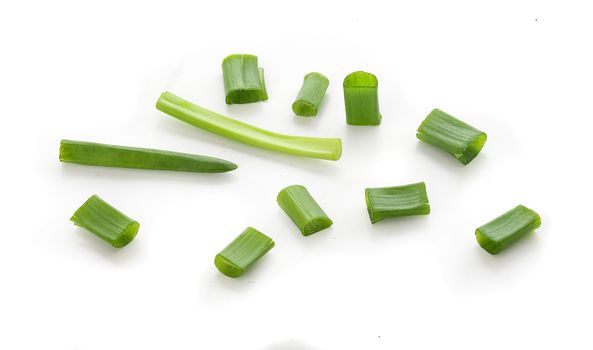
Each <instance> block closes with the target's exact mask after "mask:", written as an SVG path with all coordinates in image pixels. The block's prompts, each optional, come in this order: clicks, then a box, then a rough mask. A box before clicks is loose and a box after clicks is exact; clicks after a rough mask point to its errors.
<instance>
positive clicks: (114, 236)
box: [70, 195, 140, 248]
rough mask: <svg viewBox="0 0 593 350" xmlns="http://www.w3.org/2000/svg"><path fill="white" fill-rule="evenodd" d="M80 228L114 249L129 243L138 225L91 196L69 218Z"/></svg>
mask: <svg viewBox="0 0 593 350" xmlns="http://www.w3.org/2000/svg"><path fill="white" fill-rule="evenodd" d="M70 221H72V222H73V223H74V224H75V225H76V226H80V227H82V228H84V229H86V230H88V231H90V232H92V233H94V234H95V235H96V236H98V237H99V238H101V239H103V240H104V241H105V242H107V243H109V244H111V245H112V246H114V247H116V248H121V247H123V246H125V245H126V244H128V243H130V242H131V241H132V240H133V239H134V237H136V234H137V233H138V229H139V228H140V224H139V223H138V222H137V221H135V220H133V219H130V218H129V217H127V216H126V215H125V214H123V213H122V212H120V211H119V210H117V209H115V208H114V207H112V206H111V205H109V204H108V203H107V202H105V201H104V200H102V199H101V198H99V196H97V195H93V196H91V197H90V198H89V199H87V201H86V202H84V204H83V205H82V206H81V207H80V208H78V210H76V212H75V213H74V215H72V217H71V218H70Z"/></svg>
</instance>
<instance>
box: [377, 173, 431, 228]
mask: <svg viewBox="0 0 593 350" xmlns="http://www.w3.org/2000/svg"><path fill="white" fill-rule="evenodd" d="M365 199H366V204H367V210H368V212H369V217H370V219H371V223H373V224H374V223H376V222H378V221H381V220H383V219H387V218H393V217H399V216H408V215H428V214H430V204H429V203H428V196H427V195H426V185H425V184H424V182H419V183H415V184H410V185H404V186H396V187H381V188H367V189H366V190H365Z"/></svg>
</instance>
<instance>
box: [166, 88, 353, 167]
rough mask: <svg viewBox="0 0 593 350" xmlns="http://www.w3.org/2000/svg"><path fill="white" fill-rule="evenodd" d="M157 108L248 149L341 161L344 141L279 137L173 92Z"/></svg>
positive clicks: (167, 93)
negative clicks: (244, 145) (262, 149)
mask: <svg viewBox="0 0 593 350" xmlns="http://www.w3.org/2000/svg"><path fill="white" fill-rule="evenodd" d="M156 108H157V109H159V110H161V111H163V112H165V113H167V114H169V115H170V116H172V117H174V118H177V119H179V120H181V121H184V122H186V123H188V124H191V125H193V126H196V127H198V128H201V129H204V130H207V131H210V132H213V133H215V134H217V135H220V136H224V137H227V138H230V139H232V140H235V141H238V142H242V143H246V144H248V145H252V146H256V147H261V148H265V149H269V150H272V151H277V152H284V153H289V154H295V155H299V156H305V157H311V158H320V159H327V160H338V159H340V156H341V155H342V141H341V140H340V139H337V138H317V137H303V136H288V135H281V134H276V133H273V132H270V131H267V130H264V129H260V128H258V127H255V126H252V125H249V124H245V123H242V122H240V121H238V120H234V119H231V118H228V117H225V116H223V115H220V114H218V113H215V112H212V111H209V110H207V109H205V108H202V107H200V106H196V105H194V104H192V103H191V102H188V101H186V100H184V99H182V98H180V97H177V96H175V95H173V94H172V93H170V92H163V93H162V94H161V97H160V98H159V100H158V101H157V104H156Z"/></svg>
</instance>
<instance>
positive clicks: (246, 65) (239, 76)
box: [222, 54, 268, 104]
mask: <svg viewBox="0 0 593 350" xmlns="http://www.w3.org/2000/svg"><path fill="white" fill-rule="evenodd" d="M222 76H223V79H224V91H225V94H226V98H225V102H226V103H227V104H234V103H251V102H259V101H265V100H267V99H268V92H267V91H266V84H265V82H264V69H263V68H261V67H259V66H258V63H257V56H254V55H243V54H233V55H230V56H227V57H226V58H225V59H224V60H223V61H222Z"/></svg>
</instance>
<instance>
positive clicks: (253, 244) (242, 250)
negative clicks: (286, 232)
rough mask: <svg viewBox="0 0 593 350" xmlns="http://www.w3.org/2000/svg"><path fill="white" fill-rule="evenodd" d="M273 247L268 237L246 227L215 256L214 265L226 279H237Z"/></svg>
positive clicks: (272, 242)
mask: <svg viewBox="0 0 593 350" xmlns="http://www.w3.org/2000/svg"><path fill="white" fill-rule="evenodd" d="M273 247H274V241H273V240H272V239H271V238H270V237H268V236H266V235H264V234H263V233H261V232H259V231H258V230H256V229H254V228H253V227H248V228H246V229H245V231H243V233H241V234H240V235H239V236H238V237H237V238H235V240H234V241H232V242H231V243H230V244H229V245H228V246H226V248H224V249H223V250H222V251H221V252H220V253H218V255H216V258H214V265H215V266H216V268H217V269H218V270H219V271H220V272H222V274H224V275H226V276H228V277H239V276H241V275H242V274H243V273H244V272H245V270H247V268H248V267H249V266H251V265H252V264H253V263H254V262H256V261H257V260H258V259H259V258H261V257H262V256H264V255H265V254H266V253H267V252H268V251H269V250H270V249H272V248H273Z"/></svg>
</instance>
